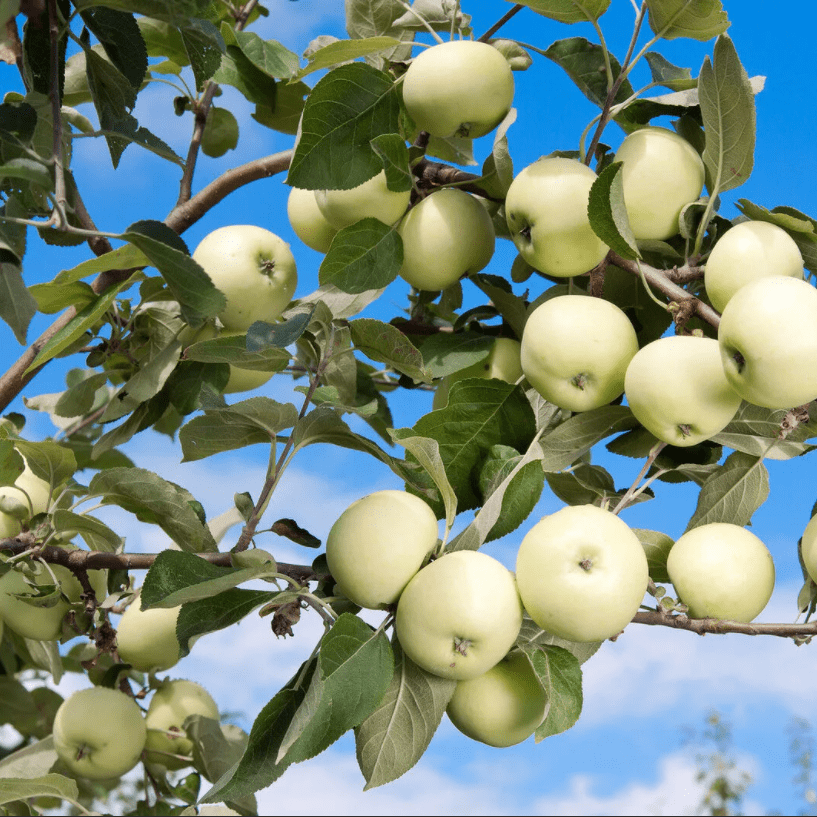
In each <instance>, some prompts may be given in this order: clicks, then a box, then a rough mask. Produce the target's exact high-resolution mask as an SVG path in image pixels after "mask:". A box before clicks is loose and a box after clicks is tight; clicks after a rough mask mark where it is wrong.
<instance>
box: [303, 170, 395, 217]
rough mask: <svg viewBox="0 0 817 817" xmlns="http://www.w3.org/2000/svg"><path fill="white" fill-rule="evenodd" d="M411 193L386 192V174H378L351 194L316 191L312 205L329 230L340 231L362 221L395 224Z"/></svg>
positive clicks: (387, 190) (382, 172)
mask: <svg viewBox="0 0 817 817" xmlns="http://www.w3.org/2000/svg"><path fill="white" fill-rule="evenodd" d="M410 199H411V190H404V191H399V192H398V191H396V190H389V188H388V187H387V186H386V171H385V170H381V171H380V173H378V174H377V175H376V176H373V177H372V178H371V179H369V180H368V181H366V182H363V184H360V185H358V186H357V187H353V188H352V189H351V190H316V191H315V202H316V203H317V205H318V209H319V210H320V212H321V214H322V215H323V217H324V218H325V219H326V221H327V222H328V223H329V225H330V226H331V227H334V228H335V229H336V230H341V229H343V228H344V227H348V226H349V225H351V224H355V223H356V222H358V221H360V220H361V219H363V218H376V219H378V220H380V221H382V222H383V223H384V224H394V222H395V221H397V219H399V218H400V217H401V216H402V215H403V213H405V212H406V209H407V208H408V206H409V201H410Z"/></svg>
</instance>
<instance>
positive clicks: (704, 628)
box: [633, 610, 817, 639]
mask: <svg viewBox="0 0 817 817" xmlns="http://www.w3.org/2000/svg"><path fill="white" fill-rule="evenodd" d="M633 623H634V624H648V625H651V626H657V627H671V628H673V629H675V630H687V631H688V632H691V633H697V634H698V635H706V633H717V634H719V635H721V634H724V633H740V634H742V635H774V636H778V637H780V638H802V639H810V638H812V637H814V636H817V622H811V623H810V624H771V623H769V624H765V623H760V622H758V623H754V622H753V623H749V624H744V623H743V622H742V621H725V620H721V619H717V618H689V617H688V616H686V615H678V614H672V613H664V612H661V611H658V610H656V611H641V612H638V613H636V614H635V616H634V617H633Z"/></svg>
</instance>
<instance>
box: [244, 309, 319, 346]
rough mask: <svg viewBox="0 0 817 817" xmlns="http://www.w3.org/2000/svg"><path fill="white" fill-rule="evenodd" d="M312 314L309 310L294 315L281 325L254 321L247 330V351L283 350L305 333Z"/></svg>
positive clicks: (312, 311)
mask: <svg viewBox="0 0 817 817" xmlns="http://www.w3.org/2000/svg"><path fill="white" fill-rule="evenodd" d="M314 312H315V310H314V309H311V310H309V311H308V312H300V313H296V314H295V315H293V316H292V317H291V318H287V320H285V321H284V322H283V323H267V322H266V321H256V322H255V323H253V324H252V325H251V326H250V328H249V329H248V330H247V351H248V352H251V353H255V352H264V351H266V350H267V349H270V348H276V349H285V348H286V347H287V346H291V345H292V344H293V343H295V341H296V340H298V338H299V337H301V335H302V334H303V333H304V331H306V327H307V326H309V322H310V321H311V320H312V315H313V314H314Z"/></svg>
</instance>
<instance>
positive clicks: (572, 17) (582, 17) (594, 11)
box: [522, 0, 610, 23]
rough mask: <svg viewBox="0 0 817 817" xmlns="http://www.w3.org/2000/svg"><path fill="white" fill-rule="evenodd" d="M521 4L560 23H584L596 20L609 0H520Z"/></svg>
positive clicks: (606, 7) (605, 8) (608, 4)
mask: <svg viewBox="0 0 817 817" xmlns="http://www.w3.org/2000/svg"><path fill="white" fill-rule="evenodd" d="M522 5H523V6H527V7H528V8H529V9H531V10H532V11H535V12H536V13H537V14H541V15H542V16H544V17H549V18H550V19H551V20H558V21H559V22H560V23H585V22H590V21H593V20H598V19H599V17H601V15H602V14H604V12H605V11H607V9H608V7H609V6H610V0H522Z"/></svg>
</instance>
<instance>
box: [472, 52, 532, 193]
mask: <svg viewBox="0 0 817 817" xmlns="http://www.w3.org/2000/svg"><path fill="white" fill-rule="evenodd" d="M525 53H526V54H527V52H525ZM514 122H516V108H511V110H510V111H508V114H507V116H506V117H505V118H504V119H503V120H502V122H500V123H499V126H498V127H497V129H496V133H495V134H494V145H493V148H492V149H491V155H490V156H489V157H488V158H487V159H486V160H485V161H484V162H483V164H482V179H483V180H482V181H480V182H479V185H480V187H482V188H483V189H484V190H485V192H486V193H488V194H489V195H490V196H493V197H494V198H497V199H504V198H505V196H506V194H507V192H508V189H509V188H510V186H511V182H512V181H513V159H512V158H511V154H510V151H509V150H508V135H507V134H508V128H510V126H511V125H513V123H514Z"/></svg>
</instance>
